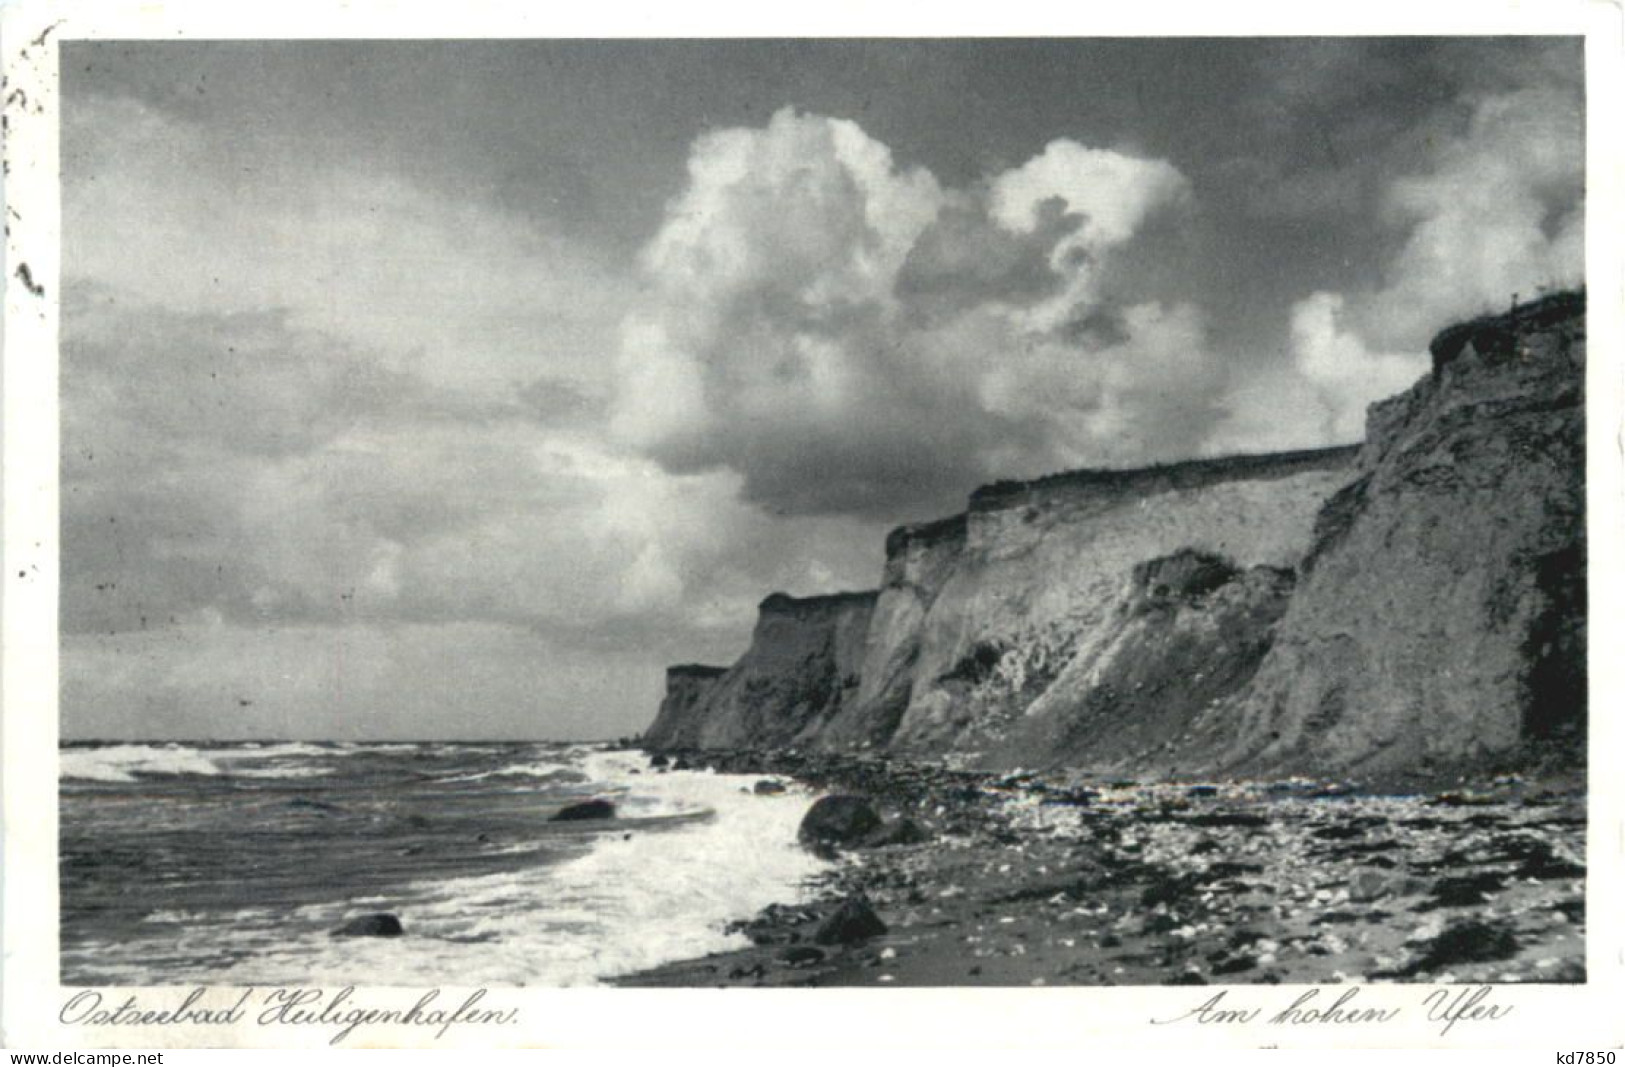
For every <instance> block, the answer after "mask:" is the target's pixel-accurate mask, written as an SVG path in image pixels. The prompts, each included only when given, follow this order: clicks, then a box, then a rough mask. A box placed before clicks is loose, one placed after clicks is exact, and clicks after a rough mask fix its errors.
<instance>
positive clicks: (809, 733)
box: [644, 592, 875, 748]
mask: <svg viewBox="0 0 1625 1067" xmlns="http://www.w3.org/2000/svg"><path fill="white" fill-rule="evenodd" d="M874 604H875V594H874V593H873V592H865V593H840V594H836V595H834V596H825V597H808V598H805V599H797V598H795V597H789V596H785V595H784V594H782V593H775V594H774V595H772V596H770V597H768V598H767V599H766V600H764V601H762V604H761V608H760V610H759V612H758V614H757V619H756V630H755V632H754V633H753V634H752V636H751V642H750V648H749V649H748V650H747V651H746V652H745V655H744V656H743V657H742V658H741V659H740V660H739V662H738V663H736V664H734V665H733V666H732V667H730V668H728V669H727V670H726V671H719V672H718V673H716V674H714V675H711V676H709V677H705V678H703V679H696V678H695V677H693V676H691V675H681V676H677V677H673V675H672V674H671V673H670V672H668V674H667V680H666V687H667V688H666V699H665V701H664V702H663V703H662V704H661V714H660V717H659V718H658V719H657V721H656V723H655V725H654V726H653V727H651V728H650V729H649V732H648V733H647V734H646V735H645V736H644V743H645V744H647V745H649V746H650V747H654V748H751V747H778V746H788V745H806V744H811V743H814V742H815V741H816V740H817V738H818V735H819V733H820V731H821V730H822V729H823V727H824V726H825V725H826V724H827V723H828V722H829V720H830V719H831V718H833V717H835V716H836V715H837V714H838V713H839V712H840V711H841V709H842V707H843V706H844V705H845V704H847V703H849V702H851V701H852V700H853V699H854V698H855V697H856V695H857V689H858V670H859V666H860V664H861V661H862V653H863V647H864V639H865V637H866V636H867V634H868V631H869V615H870V613H871V612H872V611H873V610H874ZM708 670H714V668H708Z"/></svg>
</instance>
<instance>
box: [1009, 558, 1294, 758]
mask: <svg viewBox="0 0 1625 1067" xmlns="http://www.w3.org/2000/svg"><path fill="white" fill-rule="evenodd" d="M1295 581H1296V574H1295V572H1294V571H1293V570H1292V569H1291V568H1289V567H1278V566H1270V565H1268V564H1260V565H1258V566H1254V567H1249V568H1247V569H1245V570H1243V569H1241V568H1238V567H1236V566H1235V565H1234V564H1232V563H1231V562H1230V561H1229V560H1227V559H1225V558H1223V557H1222V556H1217V555H1212V554H1209V553H1204V552H1195V551H1192V550H1190V549H1182V550H1180V551H1179V552H1176V553H1174V554H1172V555H1170V556H1164V557H1161V558H1158V559H1154V560H1149V561H1147V562H1145V563H1141V564H1139V565H1137V566H1136V567H1134V569H1133V572H1132V573H1131V574H1130V575H1129V577H1128V579H1127V580H1126V581H1125V582H1124V583H1123V587H1122V591H1121V592H1120V593H1119V595H1118V596H1117V597H1116V598H1115V599H1114V601H1113V603H1112V606H1111V608H1110V610H1109V612H1108V614H1107V618H1106V619H1105V621H1104V622H1103V623H1102V624H1101V625H1100V626H1098V627H1096V628H1095V629H1094V630H1093V631H1091V632H1090V633H1088V634H1087V635H1086V636H1085V637H1084V639H1083V640H1082V641H1081V642H1080V644H1079V647H1078V650H1077V652H1076V653H1074V654H1073V656H1072V658H1071V659H1070V660H1069V661H1068V663H1067V665H1066V666H1065V667H1064V668H1062V670H1061V672H1060V674H1059V675H1058V676H1057V677H1056V679H1055V681H1054V682H1052V683H1051V684H1050V685H1049V686H1048V687H1046V688H1045V690H1044V692H1043V693H1041V694H1040V695H1039V696H1038V698H1037V699H1036V700H1034V701H1033V702H1032V704H1031V705H1030V706H1029V707H1028V708H1027V709H1026V712H1025V714H1024V715H1023V716H1022V717H1021V719H1020V721H1019V722H1018V723H1017V725H1016V726H1015V728H1014V729H1013V730H1012V731H1011V733H1010V736H1009V738H1008V740H1007V742H1006V743H1005V744H1004V745H1002V746H1001V747H999V748H998V749H997V750H995V751H994V752H993V753H991V754H990V758H989V759H988V760H987V761H986V762H990V763H993V764H997V765H1000V766H1021V767H1029V768H1051V767H1088V768H1090V769H1091V770H1094V771H1096V772H1098V773H1103V774H1108V773H1109V774H1115V775H1128V776H1138V775H1141V774H1145V773H1146V772H1147V770H1148V769H1150V768H1155V769H1156V770H1157V771H1158V772H1159V773H1160V774H1164V775H1166V774H1177V773H1178V771H1179V762H1180V760H1181V759H1187V760H1188V759H1189V754H1188V753H1187V752H1186V751H1185V749H1186V748H1188V742H1189V740H1190V739H1191V738H1192V736H1193V735H1192V730H1193V727H1194V726H1195V724H1196V723H1197V722H1198V721H1199V720H1200V718H1201V716H1202V715H1203V713H1205V712H1207V711H1208V710H1209V709H1210V708H1213V707H1214V706H1216V705H1217V704H1219V703H1220V702H1221V701H1223V700H1225V699H1226V698H1228V697H1231V696H1232V695H1234V694H1236V693H1238V692H1240V691H1242V690H1243V689H1244V688H1245V687H1246V686H1247V684H1248V683H1249V682H1250V681H1251V680H1252V678H1253V674H1254V672H1256V671H1257V670H1258V666H1259V663H1260V662H1261V661H1262V660H1263V658H1264V656H1265V654H1266V653H1267V652H1268V651H1269V649H1270V645H1271V643H1272V641H1273V639H1274V635H1275V626H1276V623H1277V622H1278V621H1279V620H1280V618H1281V616H1282V614H1283V613H1284V612H1285V611H1286V608H1287V604H1288V602H1289V601H1290V598H1291V596H1292V590H1293V587H1294V585H1295Z"/></svg>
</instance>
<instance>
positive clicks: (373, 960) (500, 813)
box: [59, 742, 827, 987]
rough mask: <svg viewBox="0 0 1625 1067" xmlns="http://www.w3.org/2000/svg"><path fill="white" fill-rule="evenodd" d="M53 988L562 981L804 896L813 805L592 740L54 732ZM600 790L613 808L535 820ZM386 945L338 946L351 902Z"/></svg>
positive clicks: (696, 948)
mask: <svg viewBox="0 0 1625 1067" xmlns="http://www.w3.org/2000/svg"><path fill="white" fill-rule="evenodd" d="M60 756H61V775H60V781H61V808H60V814H61V818H60V826H61V830H60V853H59V855H60V884H61V896H60V899H61V938H60V944H61V976H62V981H63V983H64V984H68V985H81V986H85V985H102V986H106V985H121V986H171V985H200V984H207V985H262V986H263V985H355V986H419V987H423V986H442V985H457V986H480V985H484V986H581V985H593V984H599V983H602V982H604V981H605V980H606V979H610V978H613V977H615V976H617V975H623V974H628V973H631V972H635V971H640V970H643V969H646V968H649V967H653V966H656V965H658V964H661V963H666V962H670V961H673V960H682V959H692V958H696V957H699V956H703V955H706V954H708V953H712V952H718V951H723V950H726V949H730V948H735V947H740V946H743V945H744V944H746V943H747V942H746V941H745V939H744V937H743V936H742V935H740V934H737V933H734V934H730V933H728V932H726V930H725V927H726V926H727V924H728V923H729V922H730V921H732V920H736V919H740V918H748V917H750V916H752V915H754V914H755V913H756V912H757V911H759V910H760V909H761V908H763V907H765V906H766V905H768V904H770V903H776V902H777V903H794V902H796V901H799V900H803V899H806V898H808V897H810V896H811V894H812V892H813V888H812V886H811V884H810V883H811V882H812V881H813V880H814V879H815V878H816V877H817V876H818V875H819V874H820V872H821V871H823V870H824V869H825V868H826V866H827V865H826V864H825V863H824V861H822V860H819V859H818V858H816V857H814V856H812V855H811V854H810V853H808V852H807V851H806V850H804V849H801V848H799V847H798V846H797V845H796V843H795V837H796V828H797V826H798V824H799V822H800V820H801V817H802V815H803V814H805V812H806V809H807V807H808V806H809V805H810V804H811V803H812V801H813V799H814V796H813V794H811V793H809V792H807V791H806V790H804V789H802V788H800V787H799V786H797V785H795V784H794V783H791V782H786V783H784V784H785V785H786V786H787V788H786V790H785V792H783V793H779V794H767V795H759V794H757V793H756V792H755V791H754V789H753V787H754V785H755V784H756V783H757V782H758V781H760V780H761V776H758V775H752V776H739V775H723V774H715V773H712V772H710V771H694V770H681V771H678V770H671V771H667V770H662V769H657V768H654V767H652V766H650V762H649V759H648V758H647V757H646V756H644V755H643V754H641V753H638V752H633V751H628V750H624V749H619V750H617V749H611V748H610V747H608V746H604V745H596V744H497V743H492V744H448V743H440V742H425V743H419V744H345V743H335V744H314V743H305V742H298V743H271V742H265V743H252V742H251V743H241V744H192V743H185V744H183V743H169V744H123V743H120V744H70V745H65V746H64V747H63V748H62V749H61V751H60ZM589 798H602V799H606V800H609V801H611V802H612V803H613V804H614V805H615V808H616V815H615V817H614V818H613V819H608V820H596V821H582V822H568V821H566V822H555V821H552V817H553V816H554V815H555V814H556V813H557V812H558V811H559V810H560V809H561V808H563V807H564V806H566V805H568V804H572V803H576V802H579V801H582V800H585V799H589ZM375 912H389V913H392V914H394V915H396V916H398V917H399V919H400V921H401V923H402V925H403V926H404V928H405V934H404V935H403V936H399V937H391V938H380V937H335V936H333V935H332V931H334V930H335V929H337V928H338V927H340V926H342V925H343V924H344V923H346V922H347V921H349V920H350V919H352V918H354V917H356V916H358V915H363V914H368V913H375Z"/></svg>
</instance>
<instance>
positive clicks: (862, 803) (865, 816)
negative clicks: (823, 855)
mask: <svg viewBox="0 0 1625 1067" xmlns="http://www.w3.org/2000/svg"><path fill="white" fill-rule="evenodd" d="M882 825H883V824H882V822H881V818H880V813H879V812H877V811H876V810H875V807H874V805H873V804H871V803H870V802H869V799H868V798H867V797H860V796H852V795H850V794H836V795H834V796H827V797H819V798H818V800H817V802H815V803H814V804H813V806H812V807H811V808H809V809H807V814H806V815H805V816H804V817H803V818H802V820H801V828H800V829H799V830H797V831H796V840H798V841H800V842H801V844H803V845H804V846H806V847H808V848H817V847H819V846H825V847H828V846H846V847H853V846H857V845H861V844H863V843H864V840H865V839H866V838H867V837H868V836H869V835H870V834H872V833H874V832H875V831H877V830H879V829H880V828H881V826H882Z"/></svg>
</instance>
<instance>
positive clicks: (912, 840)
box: [863, 819, 926, 848]
mask: <svg viewBox="0 0 1625 1067" xmlns="http://www.w3.org/2000/svg"><path fill="white" fill-rule="evenodd" d="M925 839H926V838H925V831H924V830H922V829H920V824H919V823H917V822H915V821H914V820H913V819H898V820H897V821H896V822H890V823H886V824H885V825H884V826H882V827H881V828H880V829H878V830H876V831H875V832H874V833H872V834H870V835H869V836H868V837H866V838H864V839H863V843H864V845H865V846H867V847H869V848H883V847H885V846H886V845H918V844H920V843H921V842H922V841H924V840H925Z"/></svg>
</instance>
